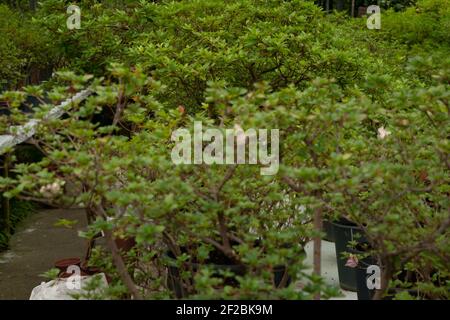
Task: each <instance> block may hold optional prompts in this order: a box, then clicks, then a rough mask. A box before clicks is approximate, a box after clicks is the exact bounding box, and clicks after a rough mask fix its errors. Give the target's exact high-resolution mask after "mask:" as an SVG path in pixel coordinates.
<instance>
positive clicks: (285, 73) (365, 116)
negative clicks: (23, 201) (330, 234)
mask: <svg viewBox="0 0 450 320" xmlns="http://www.w3.org/2000/svg"><path fill="white" fill-rule="evenodd" d="M65 6H66V3H65V1H59V0H48V1H43V3H42V6H41V7H40V8H39V9H38V10H37V11H36V13H35V14H34V18H33V20H32V21H29V23H30V26H32V27H30V28H31V29H32V30H33V32H36V30H39V32H38V34H37V35H36V39H41V37H42V39H44V41H43V43H47V41H49V42H50V43H51V46H44V45H43V44H42V43H40V49H39V53H40V54H41V55H42V56H43V57H44V60H45V57H46V56H47V57H51V60H50V61H48V63H49V64H51V65H52V67H53V68H54V69H55V70H59V71H60V72H59V73H58V76H57V77H54V78H52V79H51V80H50V82H49V83H46V84H44V85H43V86H42V87H47V88H51V89H49V91H48V93H47V98H49V99H50V100H51V102H50V103H49V104H44V105H42V106H41V107H40V108H36V116H38V117H41V118H42V117H43V115H44V112H43V111H46V110H48V108H50V107H51V106H52V105H55V104H56V103H58V102H59V101H61V100H62V99H63V98H65V97H67V96H68V95H70V94H71V93H72V92H73V90H74V89H76V90H77V89H81V88H84V87H86V86H90V88H91V89H92V90H93V91H94V93H95V94H94V95H92V96H91V97H89V98H88V100H87V101H86V102H85V103H83V104H81V105H73V106H70V110H68V112H70V117H64V118H62V119H60V120H48V119H43V122H42V125H41V126H40V127H39V131H38V134H37V137H36V139H37V141H38V143H39V145H40V147H41V148H42V150H43V151H44V152H45V154H46V157H45V158H44V159H43V160H42V161H40V162H39V163H34V164H18V165H17V166H16V168H15V171H16V172H17V176H15V177H13V178H10V179H2V180H1V185H2V187H4V188H5V195H7V196H9V197H14V196H17V197H20V196H23V195H26V196H28V197H41V198H42V197H43V196H44V197H47V198H48V201H51V202H52V203H76V204H78V205H81V206H83V207H86V208H87V211H88V212H89V213H90V215H91V217H92V223H91V224H90V230H89V231H88V232H87V233H86V234H84V236H85V237H88V238H89V237H92V236H93V235H95V234H97V233H98V232H99V231H104V232H105V233H106V236H107V238H108V239H109V240H110V241H109V242H110V243H111V242H113V239H114V238H130V237H132V238H135V239H136V242H137V245H136V247H135V248H134V249H133V250H131V251H130V252H128V257H127V258H126V259H125V262H126V263H127V268H126V270H122V269H120V268H121V267H120V265H121V263H120V261H121V258H120V255H118V254H117V252H115V246H114V245H110V246H109V247H110V250H111V252H112V256H111V255H110V253H109V252H104V251H102V250H96V251H95V254H94V256H93V258H92V261H91V263H94V264H97V265H101V266H102V267H103V268H105V269H107V270H108V272H109V274H110V275H112V277H113V282H112V283H113V284H115V285H112V286H111V287H110V289H109V290H110V291H109V292H107V293H106V295H107V296H112V297H120V298H123V297H128V296H129V295H132V296H134V297H135V298H138V297H142V296H143V297H146V298H164V297H168V296H173V295H172V294H171V293H170V291H168V290H167V285H166V283H165V281H164V279H165V276H166V269H167V266H168V265H172V266H173V265H176V266H177V267H178V269H179V270H180V272H181V278H182V283H183V287H184V289H185V291H186V293H187V296H189V297H201V298H252V299H255V298H284V299H310V298H312V297H313V296H314V295H316V294H317V293H320V294H321V296H322V297H323V298H328V297H330V296H332V295H334V294H336V290H335V288H329V287H328V286H327V285H325V284H324V282H323V280H322V279H321V278H320V277H318V276H316V275H311V273H310V272H309V271H307V270H306V269H305V265H304V261H303V260H304V254H303V249H304V245H305V243H306V242H308V241H309V240H311V239H312V238H314V237H316V236H318V235H321V233H320V230H317V225H316V226H315V225H314V224H313V220H314V218H315V217H316V218H317V217H327V218H337V217H347V218H348V219H350V220H352V221H354V222H356V223H357V224H358V225H360V226H361V227H362V228H364V230H365V231H366V233H367V237H368V239H369V241H370V244H371V252H370V253H371V254H372V255H373V256H374V257H376V258H377V259H378V261H379V262H380V264H381V266H382V268H383V277H382V290H381V291H380V293H381V294H382V293H383V292H384V291H385V290H387V289H388V287H391V288H397V289H403V290H401V291H402V292H401V293H400V294H399V296H398V297H399V298H413V297H411V296H409V295H408V294H406V293H405V292H406V291H405V290H404V289H405V288H408V289H413V290H415V292H416V293H417V298H444V299H448V294H449V285H450V281H449V279H450V278H449V277H450V270H449V268H448V266H449V264H448V259H449V255H450V243H449V227H450V217H449V192H450V190H449V182H450V179H449V169H450V168H449V161H450V160H449V154H450V145H449V142H448V137H449V136H450V132H449V130H450V123H449V114H450V109H449V108H450V107H449V96H450V90H449V89H450V82H449V81H450V60H449V58H448V57H449V53H450V38H449V37H450V35H449V32H448V30H449V23H450V5H449V0H422V1H418V2H417V4H416V5H415V6H413V7H410V8H406V9H405V10H401V11H395V10H388V11H383V12H382V28H381V30H369V29H367V28H366V21H365V19H350V18H348V17H347V16H346V15H344V14H342V13H333V14H330V15H327V14H325V13H324V12H323V11H322V10H321V9H320V8H318V7H317V6H315V5H314V4H313V2H311V1H300V0H294V1H277V0H269V1H267V0H265V1H263V0H241V1H219V0H214V1H200V0H192V1H175V2H173V1H167V2H166V1H161V2H157V3H153V2H150V1H125V2H122V3H121V4H120V5H116V4H102V3H101V2H100V1H94V0H84V1H80V6H81V9H82V16H81V21H82V22H81V23H82V27H81V29H79V30H68V29H67V28H66V27H65V21H66V19H67V14H66V13H65ZM0 8H3V9H2V10H9V9H6V7H0ZM399 9H400V8H399ZM16 18H17V17H14V15H11V19H16ZM17 29H20V28H17ZM20 30H22V29H20ZM14 32H19V31H17V30H14ZM24 32H25V34H28V32H29V31H26V30H25V31H24ZM12 33H13V30H9V31H8V33H7V35H8V38H7V39H10V40H8V41H9V43H10V44H8V41H5V44H4V45H5V46H14V47H16V48H17V49H15V50H18V51H17V52H31V51H26V46H25V44H24V43H25V42H24V43H22V42H21V41H20V37H19V38H18V39H17V41H16V40H14V39H15V37H14V36H13V35H12ZM30 34H33V33H30ZM32 38H33V39H34V36H33V37H32ZM26 43H28V42H26ZM0 45H2V44H0ZM44 47H45V48H44ZM0 50H2V49H1V47H0ZM4 50H7V51H8V52H9V51H11V52H12V54H11V59H6V60H5V61H4V62H1V63H2V64H3V63H4V64H5V65H7V66H8V68H6V69H5V71H4V72H5V73H4V74H0V75H1V77H2V78H3V79H5V80H6V81H17V79H19V78H20V76H23V72H24V69H23V66H24V65H25V64H26V63H31V61H32V60H31V59H32V58H31V57H34V55H33V54H31V57H28V56H22V54H21V53H17V54H16V53H14V51H12V50H11V49H9V47H5V49H4ZM23 91H25V92H27V93H28V94H33V95H36V96H38V97H40V98H43V96H44V94H43V89H42V88H37V87H27V88H23ZM23 96H24V95H23V93H17V92H16V93H13V92H7V93H5V94H4V95H3V99H5V100H6V101H8V103H9V104H10V106H11V111H12V112H13V114H12V116H10V117H3V119H2V121H1V123H2V125H3V126H4V127H5V126H7V125H8V124H11V123H14V124H16V123H18V122H23V121H25V120H26V119H25V117H24V116H23V115H22V114H21V113H20V112H19V111H18V110H17V106H18V102H19V101H21V100H23ZM100 114H102V117H103V118H102V119H103V120H102V121H99V120H98V119H100V118H99V115H100ZM108 114H109V115H111V117H110V119H109V121H108V120H105V119H107V118H108V116H107V115H108ZM105 115H106V116H105ZM113 119H114V120H113ZM112 120H113V121H112ZM111 121H112V122H113V123H112V125H111ZM194 121H202V123H203V124H204V127H207V126H208V127H211V128H212V127H214V128H218V129H220V130H224V129H225V128H233V127H236V125H238V126H241V127H242V128H245V129H248V128H257V129H258V128H263V129H279V130H280V170H279V172H278V173H277V174H276V175H273V176H261V175H260V168H261V167H262V165H261V164H259V165H237V166H234V165H226V166H225V165H217V164H216V165H209V166H208V165H175V164H174V163H173V162H172V161H171V159H170V154H171V150H172V147H173V146H174V143H173V141H171V135H172V132H173V131H174V130H176V129H178V128H187V129H188V130H190V131H192V129H193V125H194ZM2 129H5V128H2ZM64 183H70V184H71V186H72V188H75V189H76V190H79V192H76V195H75V196H74V195H73V192H72V193H64V192H63V191H64V188H62V186H63V185H64ZM6 190H7V191H6ZM168 251H171V252H172V254H173V255H174V256H176V259H172V260H171V259H170V258H168V256H167V252H168ZM217 255H219V256H220V258H221V260H220V259H219V261H218V260H214V259H213V258H214V257H216V258H217ZM224 260H226V261H227V262H228V263H231V262H232V263H233V264H236V265H239V266H242V267H243V268H244V269H245V272H244V273H243V274H238V275H236V274H231V273H229V272H225V274H221V275H218V274H217V271H214V270H213V269H212V268H211V266H210V265H209V262H211V261H213V262H216V263H219V262H223V261H224ZM118 261H119V262H118ZM197 264H200V265H201V267H199V268H197V267H193V266H194V265H195V266H196V265H197ZM279 266H286V268H287V271H288V274H289V275H290V276H291V278H292V282H291V284H290V285H288V286H286V287H285V288H284V287H282V286H281V287H280V288H274V279H273V278H274V273H273V270H275V269H277V267H279ZM405 270H407V271H409V272H410V273H413V274H414V275H416V276H415V278H414V279H407V280H401V279H400V278H398V274H399V273H401V272H402V271H405ZM230 279H231V280H232V281H230ZM236 284H239V285H236Z"/></svg>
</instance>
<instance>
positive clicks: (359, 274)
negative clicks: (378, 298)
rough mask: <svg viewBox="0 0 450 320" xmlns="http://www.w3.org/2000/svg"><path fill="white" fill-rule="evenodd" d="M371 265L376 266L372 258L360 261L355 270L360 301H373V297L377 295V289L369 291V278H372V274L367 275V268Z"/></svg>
mask: <svg viewBox="0 0 450 320" xmlns="http://www.w3.org/2000/svg"><path fill="white" fill-rule="evenodd" d="M370 265H376V262H375V260H374V259H373V258H372V257H368V258H367V259H364V260H362V261H359V262H358V266H357V267H356V268H355V276H356V292H357V294H358V300H372V298H373V295H374V294H375V291H376V289H369V287H368V286H367V278H368V277H369V276H371V274H367V268H368V267H369V266H370Z"/></svg>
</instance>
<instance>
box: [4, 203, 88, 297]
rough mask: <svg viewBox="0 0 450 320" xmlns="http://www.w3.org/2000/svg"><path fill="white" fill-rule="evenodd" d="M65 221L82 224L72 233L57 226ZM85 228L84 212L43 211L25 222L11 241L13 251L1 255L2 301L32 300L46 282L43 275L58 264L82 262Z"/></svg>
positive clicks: (71, 210) (72, 210) (76, 210)
mask: <svg viewBox="0 0 450 320" xmlns="http://www.w3.org/2000/svg"><path fill="white" fill-rule="evenodd" d="M61 218H64V219H68V220H77V221H78V222H77V224H75V225H74V226H73V227H72V229H67V228H62V227H56V226H54V224H55V222H57V221H58V220H59V219H61ZM85 226H86V218H85V214H84V210H80V209H51V210H42V211H39V212H38V213H36V214H32V215H30V217H29V218H28V219H26V220H25V221H23V222H22V224H21V226H20V227H19V230H18V231H17V232H16V233H15V234H14V235H13V237H12V239H11V242H10V246H11V249H10V250H8V251H4V252H1V253H0V299H29V297H30V293H31V290H32V289H33V288H34V287H35V286H37V285H39V284H40V283H41V282H42V281H44V280H45V279H44V278H42V277H40V276H39V275H40V274H42V273H43V272H45V271H47V270H49V269H51V268H52V267H53V263H54V261H56V260H59V259H63V258H70V257H80V258H82V257H83V255H84V252H85V249H86V243H85V241H84V240H83V239H82V238H79V237H78V230H81V229H82V228H83V227H85Z"/></svg>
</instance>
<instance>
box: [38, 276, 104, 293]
mask: <svg viewBox="0 0 450 320" xmlns="http://www.w3.org/2000/svg"><path fill="white" fill-rule="evenodd" d="M93 277H100V286H99V287H98V288H97V289H96V291H95V292H100V291H101V290H102V289H104V288H106V287H107V286H108V282H107V281H106V276H105V274H104V273H99V274H96V275H94V276H79V275H76V274H74V275H72V276H70V277H68V278H63V279H56V280H52V281H49V282H42V283H41V284H40V285H38V286H37V287H35V288H34V289H33V291H31V296H30V300H74V298H73V295H75V294H82V293H86V292H87V291H86V286H87V285H88V284H89V282H90V281H92V279H93ZM91 292H92V291H91Z"/></svg>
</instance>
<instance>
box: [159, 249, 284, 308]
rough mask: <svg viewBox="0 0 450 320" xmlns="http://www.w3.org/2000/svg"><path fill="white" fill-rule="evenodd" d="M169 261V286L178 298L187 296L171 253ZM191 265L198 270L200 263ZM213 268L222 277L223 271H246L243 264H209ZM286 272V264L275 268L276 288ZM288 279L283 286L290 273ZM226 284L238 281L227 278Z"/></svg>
mask: <svg viewBox="0 0 450 320" xmlns="http://www.w3.org/2000/svg"><path fill="white" fill-rule="evenodd" d="M165 259H167V262H168V273H167V287H168V288H169V289H170V290H171V291H172V292H173V293H174V294H175V297H176V298H177V299H182V298H186V297H187V292H186V289H185V288H184V286H183V281H182V280H181V276H180V269H179V268H178V267H177V266H176V263H175V258H174V256H173V255H172V254H171V253H167V254H166V256H165ZM190 266H191V267H192V269H193V270H194V271H195V270H198V269H199V268H200V266H201V265H200V264H198V263H191V264H190ZM209 266H210V267H211V269H212V270H214V271H217V276H218V277H220V273H221V271H222V272H223V271H228V272H232V273H233V274H234V275H240V276H242V275H244V274H245V273H246V269H245V267H244V266H242V265H232V264H230V265H218V264H210V265H209ZM285 272H286V267H285V266H278V267H275V268H274V286H275V287H276V288H278V287H280V284H281V282H282V280H283V276H284V274H285ZM286 280H287V281H285V285H284V286H283V287H287V286H288V285H289V284H290V283H291V281H292V279H291V277H290V276H289V275H287V279H286ZM225 284H227V285H231V286H237V285H238V283H237V282H236V281H235V280H234V279H225Z"/></svg>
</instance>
